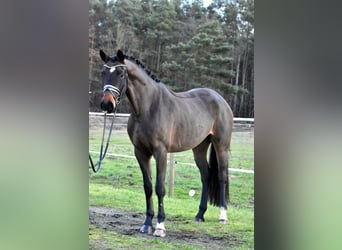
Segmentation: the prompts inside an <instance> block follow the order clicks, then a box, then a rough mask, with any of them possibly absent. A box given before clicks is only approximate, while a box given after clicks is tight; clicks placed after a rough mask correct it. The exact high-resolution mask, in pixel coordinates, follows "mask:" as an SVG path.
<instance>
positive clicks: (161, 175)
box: [153, 149, 167, 237]
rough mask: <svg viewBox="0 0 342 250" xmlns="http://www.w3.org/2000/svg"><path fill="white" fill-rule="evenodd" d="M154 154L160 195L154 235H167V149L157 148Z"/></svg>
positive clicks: (157, 187) (157, 186)
mask: <svg viewBox="0 0 342 250" xmlns="http://www.w3.org/2000/svg"><path fill="white" fill-rule="evenodd" d="M153 156H154V158H155V160H156V165H157V180H156V194H157V196H158V223H157V226H156V230H155V231H154V233H153V235H154V236H158V237H165V235H166V230H165V226H164V220H165V212H164V196H165V174H166V165H167V152H166V149H158V150H155V152H154V153H153Z"/></svg>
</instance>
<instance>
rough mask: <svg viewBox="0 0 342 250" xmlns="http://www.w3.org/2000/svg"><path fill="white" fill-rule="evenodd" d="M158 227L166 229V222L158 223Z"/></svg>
mask: <svg viewBox="0 0 342 250" xmlns="http://www.w3.org/2000/svg"><path fill="white" fill-rule="evenodd" d="M156 229H162V230H165V226H164V222H161V223H157V226H156Z"/></svg>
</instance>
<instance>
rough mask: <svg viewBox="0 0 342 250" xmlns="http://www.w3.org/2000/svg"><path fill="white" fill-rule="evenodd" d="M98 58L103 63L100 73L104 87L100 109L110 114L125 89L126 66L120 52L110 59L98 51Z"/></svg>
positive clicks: (126, 78)
mask: <svg viewBox="0 0 342 250" xmlns="http://www.w3.org/2000/svg"><path fill="white" fill-rule="evenodd" d="M100 56H101V59H102V60H103V61H104V62H105V64H104V65H103V69H102V72H101V75H102V83H103V85H104V87H103V97H102V100H101V109H102V110H104V111H107V112H108V113H112V112H113V111H114V110H115V108H116V106H117V105H118V104H119V103H120V99H121V97H122V95H123V94H124V93H125V92H126V89H127V80H128V74H127V66H126V65H125V64H124V59H125V56H124V54H123V53H122V51H121V50H118V52H117V54H116V56H112V57H109V56H108V55H106V54H105V53H104V52H103V51H102V50H100Z"/></svg>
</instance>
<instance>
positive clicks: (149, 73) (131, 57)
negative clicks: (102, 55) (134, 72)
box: [125, 55, 160, 83]
mask: <svg viewBox="0 0 342 250" xmlns="http://www.w3.org/2000/svg"><path fill="white" fill-rule="evenodd" d="M125 58H126V59H128V60H130V61H132V62H134V63H135V64H136V65H138V66H139V67H140V68H141V69H143V70H144V71H145V72H146V74H147V75H149V76H150V77H151V78H152V79H153V80H154V81H156V82H158V83H159V82H160V80H159V79H158V78H157V77H156V76H155V75H154V74H152V72H151V71H149V70H148V69H147V68H146V67H145V65H144V64H142V63H141V62H140V61H139V60H138V59H136V58H134V57H133V56H127V55H125Z"/></svg>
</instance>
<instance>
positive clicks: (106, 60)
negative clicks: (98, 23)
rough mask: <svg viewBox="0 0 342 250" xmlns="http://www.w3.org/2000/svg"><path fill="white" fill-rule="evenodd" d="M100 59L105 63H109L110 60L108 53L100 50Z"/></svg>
mask: <svg viewBox="0 0 342 250" xmlns="http://www.w3.org/2000/svg"><path fill="white" fill-rule="evenodd" d="M100 57H101V59H102V61H104V62H105V63H106V62H108V61H109V59H110V57H109V56H107V55H106V53H104V52H103V50H102V49H100Z"/></svg>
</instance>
